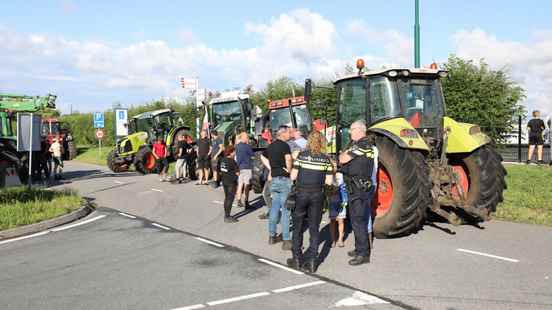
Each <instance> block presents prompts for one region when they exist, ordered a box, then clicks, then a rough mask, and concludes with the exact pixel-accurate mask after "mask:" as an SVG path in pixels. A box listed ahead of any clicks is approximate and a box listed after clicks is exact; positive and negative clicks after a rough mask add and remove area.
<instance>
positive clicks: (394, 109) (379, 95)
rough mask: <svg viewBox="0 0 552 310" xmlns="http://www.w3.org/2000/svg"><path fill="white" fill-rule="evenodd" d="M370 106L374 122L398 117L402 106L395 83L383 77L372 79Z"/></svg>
mask: <svg viewBox="0 0 552 310" xmlns="http://www.w3.org/2000/svg"><path fill="white" fill-rule="evenodd" d="M370 104H371V108H372V122H375V121H378V120H380V119H384V118H392V117H397V116H398V115H399V114H400V104H399V97H398V96H397V89H396V86H395V83H393V82H391V81H389V79H388V78H386V77H382V76H380V77H375V78H372V79H370Z"/></svg>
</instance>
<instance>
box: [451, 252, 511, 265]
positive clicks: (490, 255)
mask: <svg viewBox="0 0 552 310" xmlns="http://www.w3.org/2000/svg"><path fill="white" fill-rule="evenodd" d="M456 251H459V252H464V253H469V254H475V255H481V256H486V257H491V258H496V259H501V260H505V261H507V262H511V263H519V259H515V258H508V257H503V256H497V255H492V254H487V253H482V252H477V251H472V250H466V249H456Z"/></svg>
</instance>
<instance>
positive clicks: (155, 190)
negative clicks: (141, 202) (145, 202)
mask: <svg viewBox="0 0 552 310" xmlns="http://www.w3.org/2000/svg"><path fill="white" fill-rule="evenodd" d="M151 190H152V191H154V192H160V193H162V192H163V191H162V190H160V189H157V188H152V189H151Z"/></svg>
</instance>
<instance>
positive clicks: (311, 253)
mask: <svg viewBox="0 0 552 310" xmlns="http://www.w3.org/2000/svg"><path fill="white" fill-rule="evenodd" d="M323 207H324V193H323V192H322V190H320V192H301V191H300V192H299V193H297V199H296V201H295V209H294V210H293V213H292V217H293V247H292V253H293V257H294V258H298V259H302V256H303V253H302V249H301V248H302V247H303V227H304V223H305V218H308V224H309V235H310V242H309V248H308V249H307V251H306V252H305V257H306V258H309V259H316V258H317V257H318V245H319V244H320V221H321V220H322V208H323Z"/></svg>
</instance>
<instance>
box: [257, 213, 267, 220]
mask: <svg viewBox="0 0 552 310" xmlns="http://www.w3.org/2000/svg"><path fill="white" fill-rule="evenodd" d="M266 219H268V212H266V213H262V214H259V220H266Z"/></svg>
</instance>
